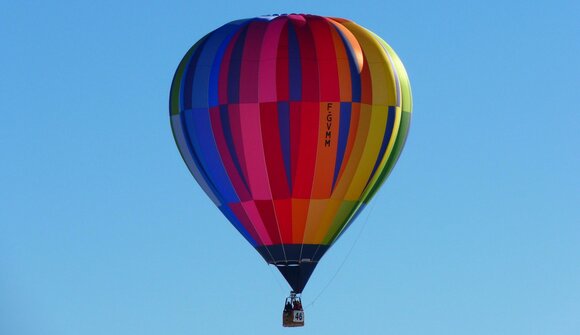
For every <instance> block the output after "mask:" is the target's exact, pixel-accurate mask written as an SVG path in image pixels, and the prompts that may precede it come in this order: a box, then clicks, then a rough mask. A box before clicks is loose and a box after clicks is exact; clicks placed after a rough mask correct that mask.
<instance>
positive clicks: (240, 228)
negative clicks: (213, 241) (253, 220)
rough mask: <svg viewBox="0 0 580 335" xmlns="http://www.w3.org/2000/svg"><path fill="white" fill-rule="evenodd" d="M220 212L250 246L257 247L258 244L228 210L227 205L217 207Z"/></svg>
mask: <svg viewBox="0 0 580 335" xmlns="http://www.w3.org/2000/svg"><path fill="white" fill-rule="evenodd" d="M219 209H220V211H221V212H222V213H223V214H224V216H225V217H226V218H227V219H228V220H229V221H230V222H231V224H232V225H233V226H234V227H235V228H236V229H237V230H238V231H239V232H240V234H242V235H243V236H244V238H245V239H246V240H247V241H248V242H250V244H251V245H252V246H253V247H254V248H255V247H257V246H258V242H256V241H255V240H254V239H253V238H252V236H250V233H248V231H247V230H246V228H244V226H243V225H242V223H241V222H240V220H238V218H237V217H236V216H235V215H234V213H233V212H232V211H231V210H230V208H229V207H228V206H227V205H222V206H220V207H219Z"/></svg>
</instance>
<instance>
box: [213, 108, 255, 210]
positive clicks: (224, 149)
mask: <svg viewBox="0 0 580 335" xmlns="http://www.w3.org/2000/svg"><path fill="white" fill-rule="evenodd" d="M209 115H210V119H211V127H212V131H213V134H214V138H215V141H216V145H217V148H218V151H219V155H220V158H221V160H222V164H223V165H224V168H225V170H226V173H227V174H228V177H229V178H230V180H231V182H232V185H233V186H234V189H235V190H236V194H237V195H238V197H239V198H240V200H241V201H247V200H250V193H249V191H248V189H247V188H246V186H245V185H244V183H243V181H242V179H241V176H240V174H239V172H238V169H237V168H236V166H235V165H234V162H233V160H232V156H231V154H230V151H229V149H228V145H227V142H226V139H225V137H224V132H223V127H222V122H221V118H220V111H219V107H212V108H210V110H209Z"/></svg>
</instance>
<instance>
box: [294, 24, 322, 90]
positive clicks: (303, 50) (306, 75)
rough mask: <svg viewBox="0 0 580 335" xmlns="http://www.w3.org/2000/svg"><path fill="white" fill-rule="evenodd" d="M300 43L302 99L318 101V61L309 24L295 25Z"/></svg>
mask: <svg viewBox="0 0 580 335" xmlns="http://www.w3.org/2000/svg"><path fill="white" fill-rule="evenodd" d="M295 29H296V36H297V37H298V44H299V45H300V65H301V66H302V101H319V100H320V98H319V96H320V94H319V91H318V86H319V85H318V77H319V76H318V62H317V57H316V45H315V43H314V37H313V36H312V32H311V31H310V25H297V26H295Z"/></svg>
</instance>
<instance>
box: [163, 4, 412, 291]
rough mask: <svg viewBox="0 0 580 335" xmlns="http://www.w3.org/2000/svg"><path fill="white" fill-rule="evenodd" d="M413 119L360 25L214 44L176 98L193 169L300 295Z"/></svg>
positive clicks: (174, 112)
mask: <svg viewBox="0 0 580 335" xmlns="http://www.w3.org/2000/svg"><path fill="white" fill-rule="evenodd" d="M411 109H412V102H411V89H410V86H409V79H408V77H407V73H406V72H405V68H404V67H403V64H402V63H401V61H400V60H399V58H398V57H397V55H396V54H395V52H394V51H393V49H391V47H390V46H389V45H387V43H386V42H384V41H383V40H382V39H381V38H379V37H378V36H376V35H375V34H373V33H372V32H370V31H368V30H366V29H365V28H363V27H361V26H359V25H357V24H355V23H353V22H352V21H349V20H345V19H340V18H328V17H321V16H315V15H303V14H290V15H272V16H261V17H256V18H251V19H244V20H238V21H233V22H230V23H228V24H226V25H224V26H222V27H220V28H218V29H216V30H214V31H213V32H211V33H209V34H207V35H206V36H205V37H203V38H202V39H201V40H199V41H198V42H197V43H196V44H195V45H194V46H193V47H192V48H191V49H190V50H189V51H188V52H187V54H186V55H185V57H183V60H182V61H181V63H180V64H179V67H178V68H177V71H176V73H175V77H174V79H173V83H172V87H171V96H170V115H171V127H172V130H173V135H174V137H175V141H176V143H177V146H178V148H179V151H180V152H181V155H182V157H183V160H184V161H185V163H186V164H187V167H188V168H189V170H190V171H191V173H192V174H193V176H194V177H195V179H196V180H197V182H198V183H199V185H200V186H201V188H202V189H203V190H204V191H205V192H206V193H207V195H208V196H209V197H210V198H211V200H212V201H213V202H214V203H215V205H216V206H217V207H218V208H219V209H220V210H221V212H222V213H223V214H224V215H225V216H226V218H227V219H228V220H229V221H230V222H231V223H232V225H233V226H234V227H235V228H236V229H237V230H238V231H239V232H240V233H241V234H242V235H243V236H244V238H245V239H246V240H247V241H248V242H249V243H250V244H251V245H252V246H253V247H255V248H256V250H257V251H258V252H259V253H260V255H262V257H263V258H264V259H265V260H266V262H268V263H269V264H274V265H276V267H277V268H278V269H279V270H280V272H281V273H282V274H283V275H284V277H285V278H286V280H287V281H288V283H289V284H290V286H291V287H292V289H293V290H294V291H295V292H296V293H300V292H302V290H303V289H304V286H305V285H306V283H307V281H308V279H309V278H310V275H311V274H312V271H313V270H314V268H315V267H316V265H317V264H318V262H319V261H320V259H321V258H322V256H323V255H324V254H325V252H326V251H327V250H328V248H329V247H330V246H331V245H332V244H333V243H334V242H335V241H336V240H337V238H338V237H339V236H340V235H341V234H343V233H344V231H345V230H346V228H348V226H349V225H350V224H351V223H352V222H353V220H354V219H355V218H356V216H357V214H358V213H360V212H361V210H362V209H363V208H364V207H365V205H366V204H367V203H368V202H369V200H370V199H371V198H372V197H373V195H374V194H375V193H376V192H377V190H378V188H379V187H380V186H381V184H382V183H383V182H384V181H385V179H386V177H387V176H388V175H389V173H390V172H391V170H392V169H393V166H394V165H395V162H396V161H397V159H398V157H399V155H400V154H401V150H402V149H403V145H404V143H405V139H406V137H407V132H408V130H409V123H410V119H411Z"/></svg>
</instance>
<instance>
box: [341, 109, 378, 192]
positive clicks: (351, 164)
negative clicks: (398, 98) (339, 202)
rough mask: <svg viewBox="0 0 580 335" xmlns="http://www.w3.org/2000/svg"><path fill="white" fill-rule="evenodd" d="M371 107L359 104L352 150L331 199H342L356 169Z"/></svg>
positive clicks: (369, 118) (363, 144) (368, 123)
mask: <svg viewBox="0 0 580 335" xmlns="http://www.w3.org/2000/svg"><path fill="white" fill-rule="evenodd" d="M371 114H372V108H371V106H369V105H367V104H361V107H360V117H359V122H358V129H357V131H356V139H355V142H354V146H353V148H352V152H351V154H350V156H349V158H348V161H347V162H346V168H345V169H344V171H343V172H342V175H341V176H340V179H339V180H338V181H337V183H336V186H335V188H334V191H333V192H332V196H331V198H332V199H344V196H345V195H346V192H347V191H348V187H349V185H350V183H351V180H352V178H353V177H354V174H355V172H356V170H357V167H358V164H359V161H360V158H361V156H362V154H363V150H364V147H365V143H366V140H367V136H368V133H369V127H370V125H371V124H370V122H371Z"/></svg>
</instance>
